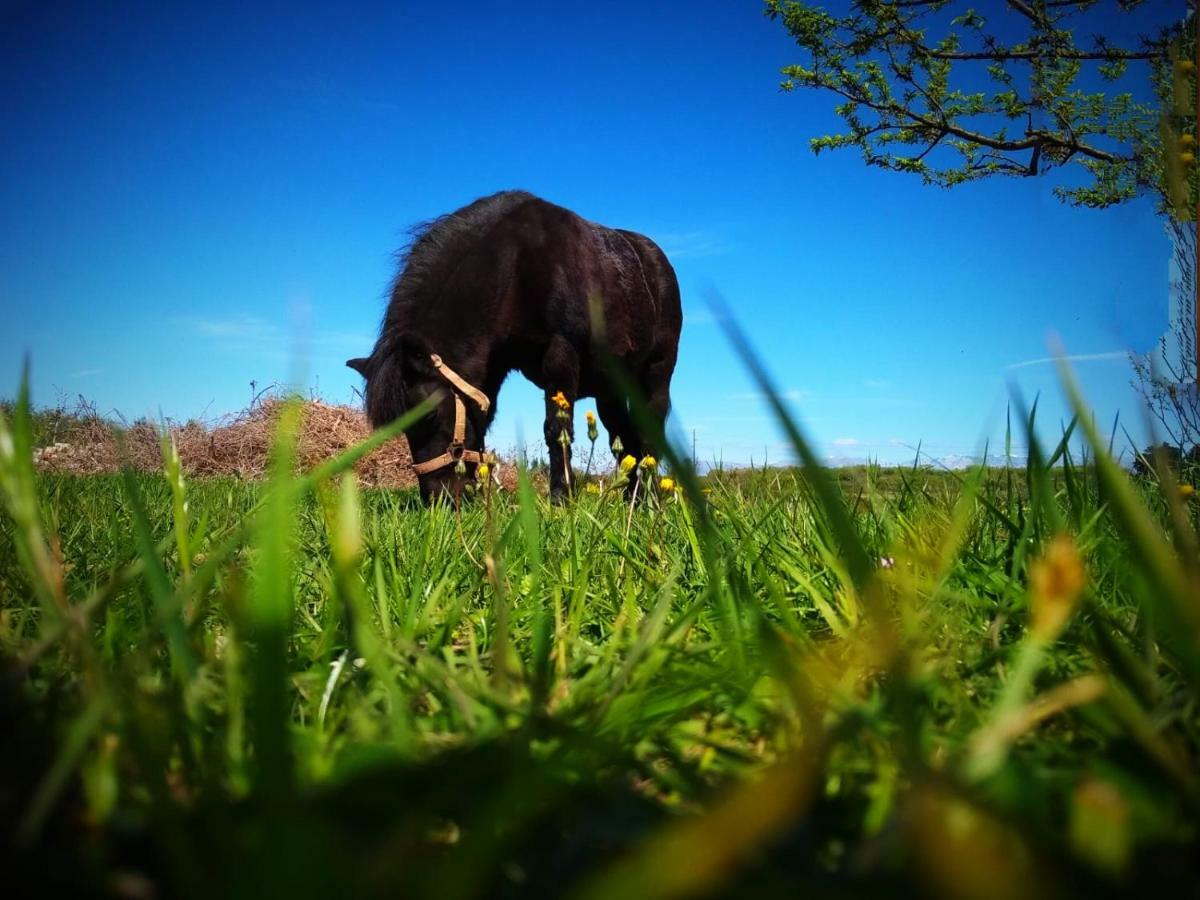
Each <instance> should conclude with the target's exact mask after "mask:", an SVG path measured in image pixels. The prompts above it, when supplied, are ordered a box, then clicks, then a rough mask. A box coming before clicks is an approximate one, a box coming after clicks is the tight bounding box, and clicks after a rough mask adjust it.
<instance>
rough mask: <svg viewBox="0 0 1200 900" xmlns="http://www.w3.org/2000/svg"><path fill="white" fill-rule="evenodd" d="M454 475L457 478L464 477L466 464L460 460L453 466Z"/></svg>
mask: <svg viewBox="0 0 1200 900" xmlns="http://www.w3.org/2000/svg"><path fill="white" fill-rule="evenodd" d="M454 474H455V475H457V476H458V477H459V478H462V477H463V476H464V475H466V474H467V464H466V463H465V462H463V461H462V460H461V459H460V460H459V461H458V462H456V463H455V464H454Z"/></svg>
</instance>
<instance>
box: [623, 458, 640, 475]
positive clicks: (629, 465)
mask: <svg viewBox="0 0 1200 900" xmlns="http://www.w3.org/2000/svg"><path fill="white" fill-rule="evenodd" d="M636 465H637V460H636V459H634V458H633V457H632V456H626V457H625V458H624V459H622V460H621V471H622V472H624V473H625V474H626V475H628V474H629V473H630V472H632V471H633V467H634V466H636Z"/></svg>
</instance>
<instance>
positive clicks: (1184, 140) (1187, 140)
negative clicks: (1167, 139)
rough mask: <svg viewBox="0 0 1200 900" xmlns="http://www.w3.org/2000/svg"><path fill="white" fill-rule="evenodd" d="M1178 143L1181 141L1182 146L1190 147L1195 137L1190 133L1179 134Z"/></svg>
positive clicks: (1194, 141)
mask: <svg viewBox="0 0 1200 900" xmlns="http://www.w3.org/2000/svg"><path fill="white" fill-rule="evenodd" d="M1179 143H1181V144H1182V145H1183V146H1184V147H1191V146H1192V145H1193V144H1195V143H1196V138H1195V136H1194V135H1191V134H1181V135H1180V136H1179Z"/></svg>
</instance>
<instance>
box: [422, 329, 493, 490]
mask: <svg viewBox="0 0 1200 900" xmlns="http://www.w3.org/2000/svg"><path fill="white" fill-rule="evenodd" d="M429 361H430V362H431V363H433V367H434V368H435V369H437V371H438V374H439V375H441V376H442V377H443V378H445V379H446V380H447V381H448V382H450V384H451V386H452V387H453V388H454V394H453V397H454V436H453V437H452V438H451V439H450V446H449V447H447V448H446V452H445V453H443V454H442V455H441V456H435V457H434V458H433V459H427V460H425V462H419V463H413V471H414V472H416V473H417V474H418V475H426V474H428V473H429V472H436V471H437V470H438V469H444V468H445V467H446V466H452V465H454V464H455V463H457V462H459V461H460V460H461V461H463V462H469V463H476V464H478V463H481V462H483V454H482V453H481V452H479V451H478V450H467V449H466V448H465V447H464V446H463V444H464V442H465V441H466V439H467V407H466V404H465V403H463V397H464V396H466V397H467V398H468V399H469V400H471V401H472V402H474V404H475V405H476V406H478V407H479V408H480V409H481V410H482V411H483V412H487V411H488V409H489V408H490V407H491V405H492V401H491V400H489V399H488V396H487V394H485V393H484V392H483V391H481V390H479V388H477V387H475V386H474V385H473V384H471V383H470V382H469V381H467V380H466V379H465V378H463V377H462V376H461V375H459V374H458V373H457V372H455V371H454V370H453V369H451V368H450V367H449V366H448V365H446V363H445V362H443V361H442V358H441V357H440V356H438V355H437V354H436V353H431V354H430V355H429Z"/></svg>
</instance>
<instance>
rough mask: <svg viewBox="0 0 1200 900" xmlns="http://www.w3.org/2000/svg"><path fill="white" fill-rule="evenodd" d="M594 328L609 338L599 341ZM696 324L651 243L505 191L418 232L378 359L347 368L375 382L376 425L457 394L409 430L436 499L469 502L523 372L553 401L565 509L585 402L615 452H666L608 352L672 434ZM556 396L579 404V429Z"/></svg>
mask: <svg viewBox="0 0 1200 900" xmlns="http://www.w3.org/2000/svg"><path fill="white" fill-rule="evenodd" d="M592 304H598V307H599V308H598V310H596V312H597V313H598V316H595V317H594V316H593V314H592V312H593V310H592ZM594 321H598V322H599V323H600V324H602V328H598V329H596V330H595V331H594V330H593V322H594ZM682 324H683V314H682V310H681V308H680V302H679V283H678V281H677V280H676V278H675V270H674V269H672V268H671V264H670V262H668V261H667V257H666V255H665V254H664V253H663V251H662V250H661V249H660V248H659V247H658V245H657V244H655V243H654V242H653V241H651V240H650V239H649V238H647V237H645V236H644V235H641V234H637V233H636V232H633V231H623V230H620V229H614V228H607V227H605V226H603V225H597V224H596V223H594V222H589V221H587V220H586V219H583V218H581V217H580V216H578V215H576V214H575V213H573V212H571V211H570V210H567V209H563V208H562V207H561V206H555V205H554V204H553V203H548V202H546V201H545V200H542V199H540V198H538V197H535V196H533V195H532V194H527V193H525V192H524V191H503V192H501V193H498V194H493V195H491V196H490V197H483V198H481V199H479V200H476V201H475V202H474V203H471V204H469V205H468V206H464V207H463V208H462V209H460V210H458V211H457V212H452V213H450V214H448V215H445V216H442V217H440V218H438V219H434V220H433V221H432V222H430V223H428V224H426V225H425V226H422V227H421V228H419V229H418V230H417V231H416V232H415V233H414V238H413V241H412V243H411V245H410V246H409V248H408V250H407V252H406V253H405V254H404V256H403V257H402V263H401V270H400V273H399V274H398V275H397V277H396V280H395V282H394V283H393V285H392V290H391V299H390V301H389V303H388V307H387V312H386V314H385V315H384V320H383V326H382V328H381V331H380V335H379V340H378V341H377V342H376V344H375V349H374V350H373V351H372V352H371V355H370V356H369V357H365V358H360V359H351V360H349V361H347V363H346V365H348V366H350V367H351V368H353V369H355V370H357V371H358V372H359V373H361V374H362V375H363V377H364V378H366V381H367V384H366V392H365V397H366V409H367V417H368V418H369V419H370V421H371V424H372V426H374V427H379V426H381V425H384V424H386V423H388V422H391V421H392V420H394V419H395V418H396V417H397V416H399V415H401V414H402V413H404V412H405V410H407V409H410V408H412V407H414V406H416V405H417V404H419V403H420V402H421V401H422V400H423V399H425V398H426V397H428V396H429V395H430V394H431V393H433V392H434V391H441V392H442V393H443V394H444V395H445V396H444V397H443V399H442V400H441V401H440V404H439V406H438V407H437V408H436V410H435V411H434V412H433V413H431V414H430V415H428V416H426V417H424V418H423V419H422V420H421V421H420V422H417V423H416V424H415V425H413V427H412V428H411V429H410V430H409V432H408V442H409V446H410V448H411V450H412V455H413V460H414V468H415V469H416V471H417V475H418V481H419V482H420V486H421V497H422V498H423V499H424V500H425V501H426V502H429V501H430V500H432V499H434V498H435V497H437V496H438V495H440V494H441V493H443V492H444V491H449V492H450V493H452V494H454V495H455V496H457V487H458V485H459V481H458V479H460V478H461V477H463V476H462V472H463V470H464V468H465V470H466V473H467V474H468V475H470V474H473V472H474V469H475V466H476V465H477V464H478V463H479V462H481V461H482V452H483V438H484V434H485V433H486V432H487V429H488V427H489V426H490V425H491V423H492V419H493V418H494V417H495V415H496V396H497V394H499V392H500V385H501V384H503V382H504V379H505V378H506V377H507V376H508V374H509V373H510V372H512V371H518V372H521V373H522V374H523V375H524V376H525V377H526V378H528V379H529V380H530V381H532V382H533V383H534V384H536V385H537V386H538V387H540V388H541V389H542V391H543V392H544V393H545V399H546V419H545V427H544V433H545V438H546V444H547V446H548V448H549V451H550V496H551V499H552V500H554V501H556V502H561V501H562V500H563V499H564V498H565V497H566V495H567V494H568V492H569V491H570V490H571V487H572V486H571V478H572V476H571V474H570V459H571V450H570V445H569V444H568V445H566V446H564V444H563V443H562V442H561V440H560V433H561V431H562V430H563V429H564V428H565V429H566V431H567V434H568V436H570V437H571V438H572V440H573V439H574V426H573V419H572V416H571V413H572V412H573V408H574V403H575V401H576V400H578V399H579V398H581V397H595V398H596V410H597V412H598V413H599V415H600V421H601V422H603V424H604V427H605V429H607V431H608V433H609V437H610V444H611V443H612V439H613V438H620V444H621V446H623V447H624V451H623V453H626V454H631V455H633V456H634V457H635V458H640V457H641V456H642V455H643V453H644V452H646V451H647V450H650V449H652V448H651V447H650V445H649V443H648V441H647V440H646V439H645V438H644V437H643V436H642V435H641V434H640V433H639V431H638V429H637V428H635V426H634V422H633V418H632V416H631V415H630V412H629V408H628V406H627V404H626V402H625V399H624V398H623V397H622V396H621V394H620V393H618V392H617V391H615V390H614V389H613V387H612V386H611V385H610V383H609V379H608V377H607V373H606V371H605V370H604V364H603V362H602V358H601V353H600V351H605V352H607V353H608V354H610V355H611V356H612V357H613V358H614V359H615V360H616V361H617V362H618V363H619V364H620V365H621V366H622V367H623V369H624V371H625V372H627V373H628V374H629V375H630V376H631V378H632V379H633V381H634V382H635V383H636V384H637V385H638V387H639V388H640V390H641V393H642V395H643V396H644V397H645V398H646V400H647V402H648V405H649V408H650V411H651V412H652V414H653V415H654V416H655V417H656V418H657V419H658V420H659V423H660V424H661V422H662V421H663V420H665V419H666V415H667V410H668V407H669V406H670V385H671V373H672V372H673V371H674V369H675V357H676V354H677V352H678V349H679V332H680V328H681V327H682ZM600 332H602V336H601V334H600ZM560 392H561V394H562V398H558V397H557V395H558V394H559V393H560ZM556 399H557V400H559V401H561V400H562V399H565V401H566V404H567V407H566V412H567V417H566V419H565V420H564V419H563V418H560V417H559V415H558V413H559V405H560V403H558V402H556ZM460 462H461V463H462V464H463V465H459V463H460Z"/></svg>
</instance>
